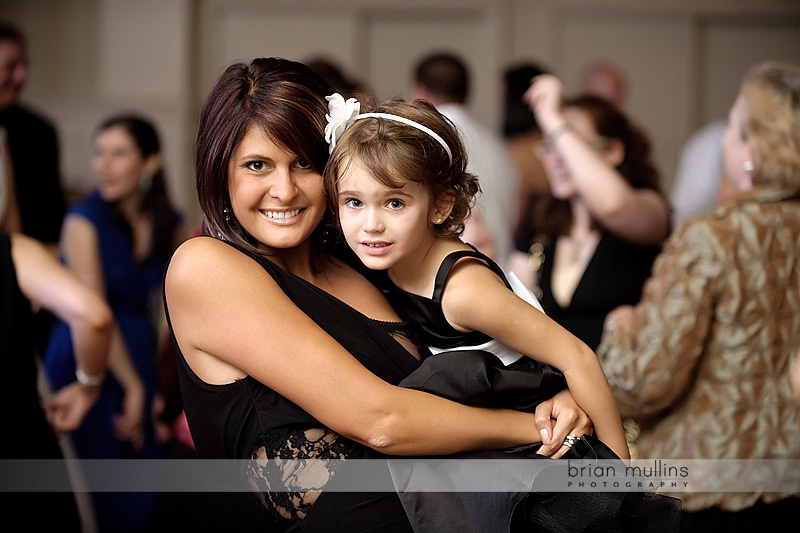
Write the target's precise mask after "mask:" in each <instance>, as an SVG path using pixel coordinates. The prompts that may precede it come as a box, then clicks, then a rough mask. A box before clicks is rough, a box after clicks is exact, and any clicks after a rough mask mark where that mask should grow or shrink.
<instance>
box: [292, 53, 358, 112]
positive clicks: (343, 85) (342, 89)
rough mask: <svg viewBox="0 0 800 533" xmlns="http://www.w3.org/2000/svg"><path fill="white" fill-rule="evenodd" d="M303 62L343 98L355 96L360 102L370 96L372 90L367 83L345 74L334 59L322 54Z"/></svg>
mask: <svg viewBox="0 0 800 533" xmlns="http://www.w3.org/2000/svg"><path fill="white" fill-rule="evenodd" d="M305 64H306V65H307V66H308V68H310V69H311V70H313V71H314V72H316V73H317V74H319V75H320V76H321V77H322V78H324V79H325V81H327V82H328V83H330V84H331V87H333V89H334V92H337V93H339V94H341V95H342V96H344V97H345V98H355V99H356V100H358V101H359V102H361V103H364V102H367V101H368V100H370V99H371V98H372V91H371V90H370V89H369V87H367V84H366V83H364V82H363V81H362V80H360V79H357V78H355V77H354V76H352V75H350V74H347V73H346V72H345V70H344V68H342V67H341V66H340V65H339V64H338V63H337V62H336V61H334V60H332V59H329V58H327V57H324V56H314V57H312V58H310V59H308V60H307V61H305Z"/></svg>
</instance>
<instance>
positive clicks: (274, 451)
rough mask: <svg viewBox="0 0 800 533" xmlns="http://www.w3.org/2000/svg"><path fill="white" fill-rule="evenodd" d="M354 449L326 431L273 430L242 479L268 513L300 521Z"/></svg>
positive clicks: (248, 464) (351, 443) (259, 446)
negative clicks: (341, 461) (246, 481)
mask: <svg viewBox="0 0 800 533" xmlns="http://www.w3.org/2000/svg"><path fill="white" fill-rule="evenodd" d="M353 446H354V444H353V442H352V441H350V440H348V439H345V438H343V437H341V436H340V435H339V434H337V433H334V432H333V431H331V430H329V429H325V428H306V429H303V428H280V429H275V430H272V431H270V432H269V433H266V434H264V435H262V437H261V439H260V442H259V443H257V444H256V446H255V447H254V449H253V451H252V453H251V454H250V459H251V461H248V462H247V467H246V472H245V476H246V478H247V480H248V483H249V485H250V487H251V488H252V489H253V490H254V491H255V492H256V493H257V496H258V499H259V501H260V502H261V504H262V505H263V506H264V507H265V508H266V509H267V510H268V511H269V512H270V514H272V515H273V516H275V517H277V518H280V519H284V520H292V521H295V520H302V519H304V518H305V517H306V515H307V514H308V512H309V510H310V509H311V506H312V505H314V502H316V500H317V498H318V497H319V495H320V494H321V493H322V490H323V489H324V488H325V485H327V484H328V483H329V482H330V481H331V479H333V477H334V476H335V475H336V472H337V470H338V468H339V465H340V460H343V459H346V458H347V457H348V456H350V455H351V452H352V449H353ZM298 487H299V488H302V490H298ZM311 489H314V490H311Z"/></svg>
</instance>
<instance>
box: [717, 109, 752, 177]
mask: <svg viewBox="0 0 800 533" xmlns="http://www.w3.org/2000/svg"><path fill="white" fill-rule="evenodd" d="M745 105H746V102H745V99H744V97H743V96H742V95H741V94H740V95H739V96H738V97H737V98H736V101H735V102H734V103H733V106H732V107H731V110H730V112H729V113H728V127H727V129H726V130H725V133H724V134H723V136H722V153H723V159H722V161H723V172H724V174H725V178H726V179H727V180H728V181H730V183H731V184H732V185H733V187H734V188H735V189H736V190H737V191H738V192H744V191H748V190H750V189H752V188H753V179H752V176H751V174H750V171H748V170H746V167H747V166H748V165H752V164H753V163H754V161H753V151H752V149H751V148H750V143H748V142H747V140H746V139H745V138H744V132H743V131H742V128H741V114H742V113H743V111H744V108H745ZM750 168H751V169H752V167H750Z"/></svg>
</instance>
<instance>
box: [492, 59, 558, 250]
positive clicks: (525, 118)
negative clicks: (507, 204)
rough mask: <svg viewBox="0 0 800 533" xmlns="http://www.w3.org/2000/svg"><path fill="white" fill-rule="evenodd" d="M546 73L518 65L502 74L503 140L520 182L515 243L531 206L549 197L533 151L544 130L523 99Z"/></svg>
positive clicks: (541, 169)
mask: <svg viewBox="0 0 800 533" xmlns="http://www.w3.org/2000/svg"><path fill="white" fill-rule="evenodd" d="M545 72H546V71H545V70H544V69H543V68H542V67H540V66H539V65H537V64H536V63H532V62H523V63H519V64H515V65H512V66H509V67H507V68H506V69H505V70H504V71H503V79H502V87H503V138H504V139H505V142H506V148H507V149H508V152H509V154H510V156H511V161H512V162H513V164H514V166H515V167H516V169H517V175H518V176H519V180H520V188H519V208H518V209H519V211H518V213H519V220H518V221H517V225H516V227H515V230H514V238H515V241H516V239H517V237H518V235H519V232H520V230H521V229H522V228H523V227H525V228H526V227H527V226H528V220H529V217H530V212H529V211H530V209H531V205H532V204H533V203H535V202H536V200H537V199H539V198H541V197H542V196H544V195H547V194H549V187H548V185H547V176H546V175H545V172H544V166H543V165H542V160H541V159H539V157H538V156H537V155H536V152H535V150H534V147H535V146H536V145H537V144H538V143H539V142H540V141H541V140H542V130H541V128H540V127H539V124H538V123H537V122H536V116H535V115H534V114H533V111H532V110H531V108H530V106H529V105H528V104H527V102H525V101H524V100H523V99H522V97H523V96H524V95H525V93H526V92H527V91H528V88H529V87H530V86H531V81H532V80H533V78H534V77H536V76H538V75H539V74H545ZM515 248H516V246H515ZM527 250H528V243H525V244H524V245H523V248H522V251H524V252H527Z"/></svg>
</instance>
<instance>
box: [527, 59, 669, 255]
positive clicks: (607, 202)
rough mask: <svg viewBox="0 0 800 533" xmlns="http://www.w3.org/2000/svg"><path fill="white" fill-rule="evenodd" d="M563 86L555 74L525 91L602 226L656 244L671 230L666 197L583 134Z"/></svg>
mask: <svg viewBox="0 0 800 533" xmlns="http://www.w3.org/2000/svg"><path fill="white" fill-rule="evenodd" d="M562 95H563V86H562V84H561V82H560V81H559V79H558V78H556V77H555V76H553V75H550V74H544V75H541V76H537V77H536V78H535V80H534V82H533V84H532V85H531V88H530V89H528V92H527V93H526V94H525V99H526V100H527V102H528V103H529V104H530V106H531V110H532V111H533V112H534V113H535V114H536V119H537V121H538V122H539V125H540V126H541V127H542V131H543V132H544V134H545V138H548V137H549V139H550V142H551V143H552V144H553V148H554V149H555V150H557V151H558V154H559V155H560V156H561V159H562V161H563V162H564V165H566V167H567V169H568V170H569V173H570V176H571V178H572V181H573V183H574V184H575V187H577V189H578V190H579V192H580V196H581V199H582V200H583V201H584V203H585V204H586V205H587V206H588V207H589V210H590V212H591V213H592V215H593V216H594V217H595V218H596V219H597V220H598V221H600V223H601V224H602V226H603V227H604V228H606V229H608V230H609V231H610V232H612V233H614V234H615V235H617V236H619V237H621V238H623V239H625V240H627V241H630V242H632V243H634V244H641V245H655V244H659V243H660V242H661V241H663V240H664V239H665V238H666V237H667V235H668V234H669V231H670V212H669V206H668V205H667V202H666V200H665V198H664V197H663V196H662V195H661V194H659V193H658V192H656V191H653V190H650V189H635V188H633V187H631V185H630V184H629V183H628V182H627V181H626V180H625V178H623V177H622V175H621V174H620V173H619V172H618V171H617V170H616V169H615V168H613V167H611V166H610V165H609V164H608V163H607V162H606V161H605V160H603V158H602V157H600V155H599V154H598V153H597V150H596V149H595V148H593V147H592V146H590V145H589V143H587V142H586V141H585V140H584V139H583V138H581V137H580V135H578V134H576V133H575V132H573V131H572V130H571V129H570V128H569V127H568V126H567V122H566V120H565V119H564V116H563V114H562V113H561V101H562Z"/></svg>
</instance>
